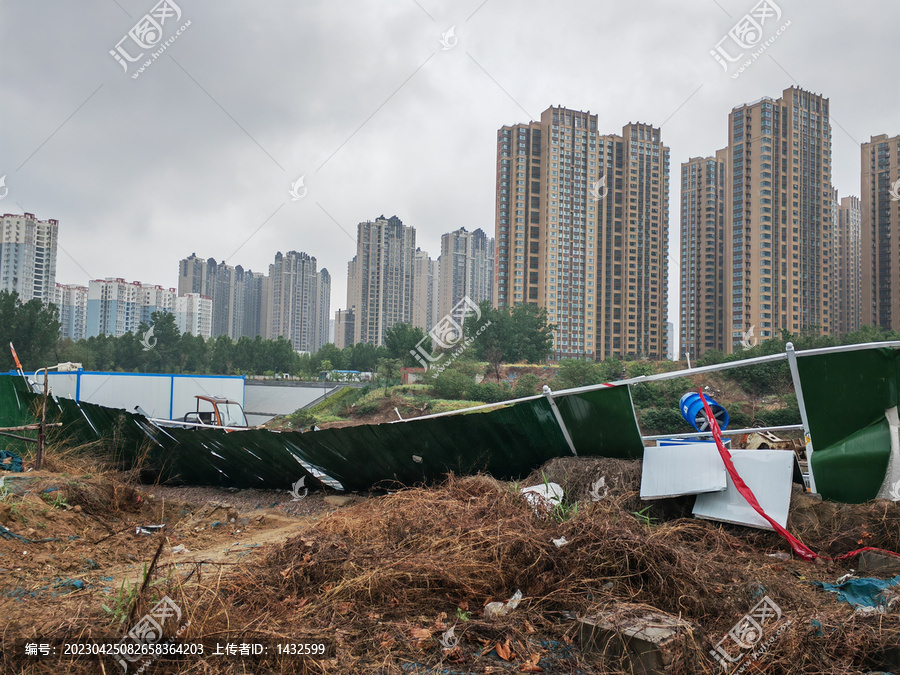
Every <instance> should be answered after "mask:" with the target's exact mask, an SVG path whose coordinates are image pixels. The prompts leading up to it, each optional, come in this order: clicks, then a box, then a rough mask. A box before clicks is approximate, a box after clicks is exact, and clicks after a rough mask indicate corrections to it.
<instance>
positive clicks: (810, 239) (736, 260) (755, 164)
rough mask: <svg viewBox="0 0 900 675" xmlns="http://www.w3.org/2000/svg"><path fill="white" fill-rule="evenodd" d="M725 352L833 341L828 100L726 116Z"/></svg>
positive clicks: (771, 103)
mask: <svg viewBox="0 0 900 675" xmlns="http://www.w3.org/2000/svg"><path fill="white" fill-rule="evenodd" d="M725 168H726V175H727V178H726V181H725V199H726V211H725V251H726V252H727V254H726V263H725V279H726V294H725V296H726V301H730V302H729V303H728V305H729V310H730V311H728V313H727V314H726V324H727V329H726V334H727V335H728V337H729V339H728V340H727V341H726V342H727V347H728V348H729V349H728V351H738V350H740V349H741V348H742V346H746V345H748V344H753V343H754V342H755V340H757V339H759V340H765V339H767V338H770V337H775V336H777V335H778V334H779V331H780V329H787V330H789V331H790V332H792V333H796V332H799V331H812V332H814V333H815V334H819V335H823V334H824V335H827V334H830V332H831V325H832V311H833V308H834V282H833V279H832V275H831V270H832V261H831V256H832V239H831V233H832V230H833V211H832V209H833V206H832V201H833V190H832V185H831V122H830V117H829V104H828V99H826V98H824V97H822V96H820V95H817V94H813V93H810V92H808V91H804V90H802V89H799V88H797V87H791V88H789V89H785V90H784V92H783V94H782V96H781V97H780V98H778V99H771V98H768V97H764V98H762V99H760V100H758V101H755V102H753V103H747V104H744V105H740V106H737V107H735V108H734V109H733V110H732V111H731V114H730V115H729V116H728V147H727V157H726V162H725Z"/></svg>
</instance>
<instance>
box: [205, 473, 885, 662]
mask: <svg viewBox="0 0 900 675" xmlns="http://www.w3.org/2000/svg"><path fill="white" fill-rule="evenodd" d="M560 537H565V539H566V540H567V541H568V543H567V544H565V545H563V546H562V547H561V548H558V547H557V546H556V545H555V544H554V543H553V541H552V540H553V539H558V538H560ZM782 548H783V547H782ZM838 573H839V571H838V570H837V569H835V568H827V567H826V566H817V565H812V564H809V563H803V562H785V561H782V560H779V559H776V558H771V557H767V556H766V555H765V552H762V551H759V550H758V549H756V548H755V547H754V546H753V545H751V544H749V543H747V542H745V541H742V540H741V539H739V538H737V537H735V536H733V535H732V534H729V533H728V532H726V531H725V529H724V528H722V527H720V526H718V525H716V524H714V523H710V522H704V521H696V520H676V521H673V522H668V523H664V524H662V525H659V526H653V527H648V526H646V525H644V524H642V523H641V522H640V521H639V520H638V519H636V518H635V517H633V515H631V514H630V513H628V512H626V511H623V510H622V509H621V508H620V507H619V506H617V505H616V504H615V503H614V502H612V501H601V502H596V503H591V504H588V505H586V506H584V507H582V508H581V509H579V511H578V513H577V514H576V515H575V516H574V517H573V518H571V519H569V520H565V521H563V522H560V521H558V520H556V519H553V518H538V517H536V516H535V515H534V513H533V512H532V511H531V509H530V507H529V506H528V505H527V504H526V503H525V502H524V500H523V499H522V498H521V496H520V495H518V494H516V493H514V492H513V491H512V490H511V489H509V488H508V487H507V486H506V485H504V484H500V483H497V482H496V481H494V480H492V479H490V478H485V477H474V478H462V479H451V480H450V481H449V482H448V484H446V485H444V486H441V487H435V488H428V489H414V490H405V491H401V492H398V493H396V494H393V495H389V496H386V497H383V498H380V499H373V500H370V501H368V502H366V503H363V504H360V505H357V506H353V507H350V508H347V509H344V510H341V511H339V512H337V513H335V514H333V515H331V516H329V517H327V518H325V519H323V520H322V521H321V522H319V523H318V524H316V525H315V526H313V527H312V528H310V529H308V530H307V531H305V532H304V533H303V534H301V535H300V536H298V537H297V538H295V539H293V540H291V541H289V542H287V543H286V544H284V545H283V546H281V547H280V548H279V549H278V550H276V551H275V552H274V553H273V554H272V555H271V556H270V557H269V558H268V559H267V560H266V562H265V564H263V565H261V566H259V567H257V568H255V569H252V570H250V571H249V573H247V574H245V575H242V576H240V577H239V578H238V579H237V580H236V581H235V582H234V583H231V584H228V585H225V586H223V587H222V588H221V589H220V592H219V593H218V595H217V596H216V597H215V598H214V599H213V598H211V597H210V598H207V600H206V601H205V605H204V606H203V609H202V610H198V611H200V613H201V614H202V615H203V618H202V619H201V620H200V621H199V623H200V624H201V625H203V629H202V630H203V631H205V632H206V631H208V632H216V631H223V630H224V631H231V632H232V633H234V634H241V633H242V632H244V631H250V632H253V631H260V632H261V633H263V634H282V635H284V634H289V635H295V636H298V637H303V636H307V637H318V638H320V639H321V638H325V639H335V640H337V642H338V644H339V645H340V647H339V649H338V650H337V655H336V657H335V659H334V660H332V661H331V662H326V663H320V664H318V665H319V666H321V667H323V668H328V667H331V668H333V669H334V671H335V672H360V673H362V672H401V671H402V670H404V668H407V669H408V668H409V667H410V665H409V664H419V666H416V667H421V668H423V669H422V670H416V671H413V672H431V671H426V670H424V668H426V667H427V668H437V669H438V670H435V671H434V672H439V669H440V668H450V669H451V671H449V672H453V669H457V668H458V669H461V671H460V672H490V670H489V669H490V668H491V667H496V666H497V665H498V663H501V664H502V662H501V661H498V659H497V657H496V656H495V655H494V654H495V653H502V655H508V656H509V658H510V659H511V660H512V661H514V662H516V663H518V664H519V665H520V666H523V667H524V666H525V665H527V664H528V663H533V662H534V661H535V659H543V660H542V661H539V663H542V664H543V665H545V666H546V665H548V664H552V663H554V662H556V663H557V666H558V667H559V668H560V669H561V670H560V672H572V671H573V670H574V669H575V668H576V667H577V668H578V669H580V671H581V672H585V673H590V672H627V671H620V670H617V669H621V668H623V667H624V666H623V665H622V664H621V663H619V664H618V665H617V664H616V663H614V662H611V661H610V659H608V658H607V659H604V658H603V657H601V656H596V655H584V654H580V653H579V652H578V650H573V649H569V647H568V645H569V644H571V642H572V641H573V639H574V637H575V635H576V632H577V623H576V622H575V621H573V620H572V618H573V617H574V615H575V614H577V615H581V616H584V615H588V614H594V613H598V612H604V611H607V610H610V609H612V608H615V607H616V606H621V605H622V604H623V603H632V604H639V605H644V606H649V607H652V608H655V610H657V611H662V612H665V613H668V614H670V615H673V616H676V617H680V618H682V619H684V620H687V621H689V622H691V623H692V624H693V625H695V626H696V627H697V630H696V631H695V632H693V634H692V635H691V639H690V641H689V642H688V647H687V648H686V649H685V650H684V651H682V653H681V654H680V656H679V658H678V659H677V660H676V661H675V662H674V663H672V664H670V666H669V668H670V670H669V671H667V672H672V673H703V672H709V673H712V672H718V670H719V666H718V665H716V664H714V663H713V661H712V660H711V659H710V658H709V657H708V655H707V652H708V650H709V649H711V648H712V646H713V644H714V643H716V642H717V641H718V640H719V639H720V638H721V637H723V636H725V635H726V633H727V632H728V630H729V629H730V628H731V627H732V626H733V625H734V624H735V623H736V622H737V621H738V620H739V619H740V618H741V617H743V616H744V615H745V614H746V613H747V612H748V610H749V609H750V608H751V607H752V606H753V605H755V604H756V603H757V602H758V601H759V598H761V597H762V596H763V595H768V596H769V597H770V598H772V599H773V600H774V601H775V602H777V603H778V605H779V606H780V607H781V608H782V610H783V613H784V618H783V620H782V621H783V622H787V621H790V622H791V623H790V625H789V626H787V627H786V629H785V631H784V633H783V634H781V635H780V636H779V638H778V640H777V641H776V642H775V643H774V644H773V645H772V646H771V647H770V649H769V651H768V652H767V654H766V655H765V659H766V672H772V673H788V672H790V673H845V672H851V671H853V670H856V669H859V668H864V669H875V668H878V667H885V663H888V662H889V660H890V657H889V656H886V654H887V653H888V652H889V650H890V649H893V647H892V645H895V644H896V643H897V639H898V637H900V621H898V617H897V616H895V615H882V616H878V617H877V618H875V617H872V616H862V615H855V614H853V612H852V611H851V609H850V608H849V607H848V606H847V605H841V604H839V603H837V602H836V600H835V599H834V598H833V596H831V595H829V594H826V593H823V592H821V591H819V590H816V589H815V588H814V587H813V586H812V585H810V584H808V583H806V581H808V580H811V579H815V578H822V579H826V578H827V579H830V580H833V579H834V576H835V575H836V574H838ZM517 589H520V590H521V591H522V592H523V594H524V596H525V599H524V600H523V602H522V604H521V605H520V607H519V608H518V609H517V610H515V611H514V612H512V613H510V614H509V616H507V617H504V618H502V619H499V620H494V621H487V620H483V619H481V612H482V607H483V606H484V604H486V603H487V602H490V601H496V600H504V599H506V598H508V597H510V596H511V595H512V594H513V593H514V592H515V591H516V590H517ZM201 605H203V603H201ZM454 624H455V625H456V633H457V635H460V634H461V635H462V639H461V642H460V645H459V646H458V647H457V648H455V649H453V650H446V649H442V648H441V647H440V645H439V644H438V642H437V640H438V639H439V638H440V636H441V632H442V631H444V630H446V629H447V628H448V627H449V626H450V625H454ZM498 644H500V645H501V647H500V648H499V649H498V648H497V647H496V645H498ZM507 648H509V651H508V652H507ZM492 649H494V650H495V652H491V650H492ZM567 650H568V651H567ZM489 652H490V655H489ZM535 655H537V657H535ZM404 664H406V665H404ZM311 667H314V666H311ZM406 672H409V671H408V670H407V671H406Z"/></svg>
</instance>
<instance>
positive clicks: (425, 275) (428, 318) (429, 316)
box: [412, 248, 494, 333]
mask: <svg viewBox="0 0 900 675" xmlns="http://www.w3.org/2000/svg"><path fill="white" fill-rule="evenodd" d="M440 268H441V266H440V262H438V261H437V260H432V259H431V257H430V256H429V255H428V251H423V250H422V249H418V248H417V249H416V254H415V257H414V258H413V310H412V324H413V326H415V327H416V328H421V329H422V331H423V332H425V333H427V332H428V331H430V330H431V329H432V327H433V326H434V325H435V324H436V323H437V322H438V319H439V318H440V317H441V314H440V313H439V312H438V305H439V299H440V281H441V279H440ZM493 273H494V271H493V269H492V270H491V274H492V275H493Z"/></svg>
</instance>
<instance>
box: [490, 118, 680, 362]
mask: <svg viewBox="0 0 900 675" xmlns="http://www.w3.org/2000/svg"><path fill="white" fill-rule="evenodd" d="M668 199H669V149H668V148H667V147H666V146H665V145H663V144H662V143H661V142H660V131H659V129H658V128H656V127H653V126H651V125H648V124H640V123H636V124H628V125H626V126H625V127H623V129H622V134H621V135H618V134H606V135H604V134H600V133H599V132H598V130H597V116H596V115H592V114H590V112H581V111H576V110H569V109H567V108H562V107H551V108H548V109H547V110H545V111H544V112H543V114H542V115H541V119H540V121H536V122H535V121H533V122H530V123H528V124H519V125H514V126H507V127H503V128H501V129H500V130H499V131H498V134H497V188H496V208H495V222H496V229H495V239H496V246H497V248H496V254H495V278H494V284H495V291H494V299H495V304H496V305H498V306H499V305H515V304H519V303H523V302H529V303H532V304H536V305H539V306H541V307H545V308H547V312H548V315H549V318H550V323H551V324H554V325H555V326H556V329H555V330H554V347H553V349H554V357H555V358H557V359H559V358H588V359H597V360H602V359H605V358H608V357H610V356H619V357H625V356H628V355H633V356H637V357H647V358H652V359H663V358H665V357H666V352H667V338H666V315H667V311H668V307H667V303H668V289H667V282H668V257H667V248H668Z"/></svg>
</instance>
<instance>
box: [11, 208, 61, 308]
mask: <svg viewBox="0 0 900 675" xmlns="http://www.w3.org/2000/svg"><path fill="white" fill-rule="evenodd" d="M58 233H59V222H58V221H56V220H37V219H35V217H34V214H32V213H25V214H23V215H12V214H9V213H7V214H5V215H4V216H2V217H0V291H9V292H10V293H12V292H15V293H17V294H18V296H19V300H20V301H21V302H23V303H24V302H28V301H30V300H35V299H37V300H40V301H42V302H47V303H49V302H53V299H54V295H55V294H56V246H57V235H58Z"/></svg>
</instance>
